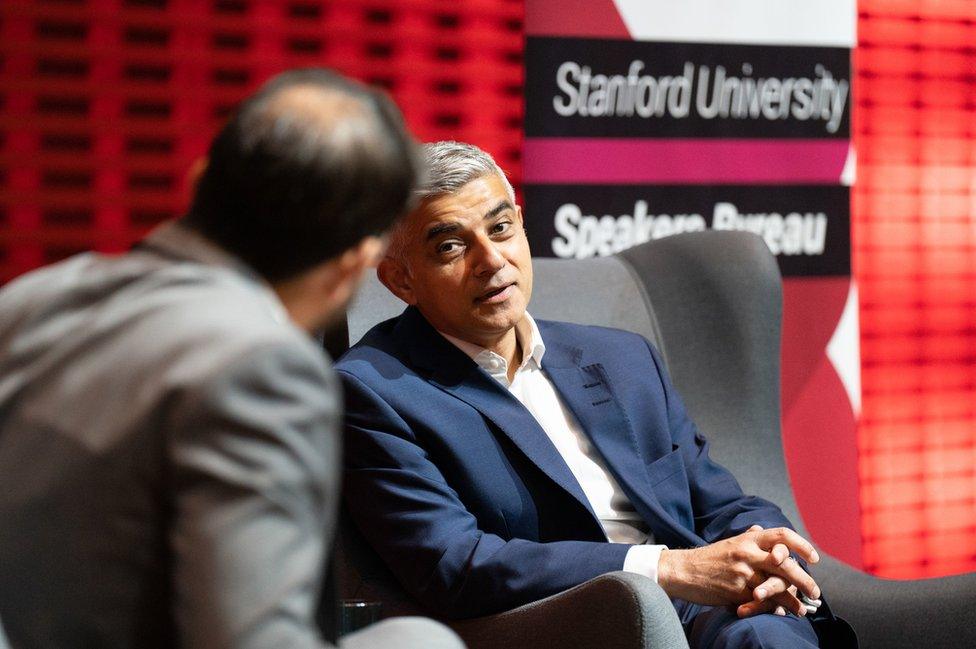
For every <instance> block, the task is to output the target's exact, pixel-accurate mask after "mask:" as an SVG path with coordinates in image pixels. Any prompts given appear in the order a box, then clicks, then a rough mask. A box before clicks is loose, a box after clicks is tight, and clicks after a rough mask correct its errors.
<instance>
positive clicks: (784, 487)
mask: <svg viewBox="0 0 976 649" xmlns="http://www.w3.org/2000/svg"><path fill="white" fill-rule="evenodd" d="M533 267H534V270H535V281H534V289H533V295H532V301H531V303H530V305H529V311H530V313H532V315H533V316H535V317H538V318H543V319H549V320H564V321H569V322H575V323H581V324H593V325H602V326H609V327H617V328H620V329H627V330H630V331H634V332H636V333H639V334H641V335H643V336H645V337H646V338H648V339H649V340H651V341H652V342H653V343H654V344H655V345H656V346H657V347H658V349H659V350H660V351H661V353H662V355H663V357H664V359H665V362H666V365H667V367H668V370H669V373H670V374H671V378H672V380H673V382H674V384H675V386H676V387H677V389H678V391H679V393H680V394H681V395H682V398H683V400H684V402H685V404H686V406H687V408H688V411H689V413H690V414H691V417H692V419H693V420H694V421H695V422H696V423H697V425H698V427H699V428H700V429H701V430H702V432H703V433H705V435H706V436H707V437H708V438H709V439H710V441H711V442H712V455H713V457H714V458H715V459H716V460H717V461H719V462H720V463H722V464H723V465H725V466H726V467H727V468H729V469H730V470H731V471H732V473H733V474H734V475H735V476H736V477H737V479H738V480H739V482H740V483H741V484H742V487H743V489H744V490H745V491H746V493H754V494H756V495H759V496H761V497H763V498H766V499H768V500H770V501H772V502H774V503H776V504H777V505H779V506H780V507H781V508H782V509H783V512H784V513H785V514H786V515H787V516H788V517H789V518H790V520H792V521H793V522H794V523H795V524H796V526H797V529H798V531H800V533H801V534H804V535H805V534H806V532H805V530H804V528H803V524H802V519H801V517H800V515H799V512H798V509H797V507H796V503H795V501H794V499H793V493H792V489H791V487H790V482H789V477H788V473H787V469H786V464H785V461H784V455H783V445H782V439H781V432H780V401H779V399H780V397H779V380H780V375H779V372H780V336H781V321H782V281H781V278H780V274H779V269H778V267H777V264H776V261H775V259H774V258H773V256H772V255H771V254H770V252H769V250H768V249H767V247H766V245H765V243H764V242H763V241H762V239H761V238H759V237H758V236H755V235H752V234H749V233H744V232H716V231H706V232H696V233H686V234H680V235H675V236H671V237H667V238H664V239H658V240H656V241H652V242H648V243H645V244H642V245H640V246H637V247H635V248H631V249H629V250H626V251H624V252H622V253H620V254H619V255H616V256H613V257H607V258H597V259H585V260H556V259H535V260H533ZM403 308H404V304H403V303H402V302H400V301H399V300H398V299H397V298H395V297H394V296H393V295H392V294H390V293H389V292H388V291H387V290H386V289H385V288H384V287H383V286H382V285H381V284H380V283H379V281H378V280H377V279H376V278H375V276H374V277H370V278H369V279H368V280H367V281H366V282H365V283H364V286H363V287H362V290H361V291H360V293H359V296H358V297H357V299H356V301H355V302H354V303H353V305H352V306H351V308H350V310H349V313H348V317H347V322H346V327H347V328H346V332H347V333H348V337H345V336H343V338H346V340H344V341H342V342H346V343H347V344H354V343H355V342H357V341H358V340H359V338H361V337H362V335H363V334H364V333H365V332H366V331H368V330H369V329H370V328H371V327H372V326H373V325H375V324H377V323H378V322H381V321H383V320H386V319H387V318H390V317H393V316H395V315H398V314H399V313H400V312H401V311H402V310H403ZM330 351H331V352H333V353H336V352H339V351H341V350H340V349H337V348H336V347H335V345H333V346H332V347H331V348H330ZM340 529H341V530H342V535H341V538H340V540H339V542H338V549H337V560H336V564H337V566H336V567H337V579H338V583H339V588H340V592H341V593H342V596H343V597H357V598H366V599H378V600H381V601H382V602H383V608H384V614H385V615H413V614H423V615H432V616H434V617H436V616H437V612H436V611H427V610H423V609H421V608H419V607H418V605H417V604H416V603H414V602H413V601H411V599H410V598H409V597H408V596H407V595H406V594H405V593H404V592H403V590H402V589H401V588H400V587H399V585H398V584H397V583H396V581H395V579H394V578H393V576H392V573H390V572H389V570H387V569H386V567H385V565H384V564H383V562H382V560H381V559H380V558H379V557H377V556H376V554H375V553H374V552H372V550H371V548H370V547H369V546H368V545H367V544H366V542H365V540H364V539H363V538H362V537H361V536H359V534H358V532H357V531H356V530H355V528H354V526H353V525H352V524H351V522H350V521H349V520H348V519H345V520H344V521H343V522H342V523H341V524H340ZM824 555H825V553H823V552H821V556H824ZM812 572H813V574H814V576H815V577H816V578H817V579H818V582H819V583H820V584H821V586H822V587H823V589H824V592H825V593H826V595H827V597H828V598H829V600H830V602H831V606H832V608H833V610H834V612H835V613H836V614H837V615H839V616H841V617H844V618H846V619H847V620H848V621H849V622H850V623H851V624H852V625H853V626H854V628H855V629H856V630H857V631H858V635H859V637H860V639H861V646H862V647H864V648H865V649H873V648H875V647H887V648H894V649H903V648H904V649H908V648H909V647H920V646H926V647H942V646H945V647H948V646H953V647H958V646H976V624H973V621H974V618H973V614H972V612H971V602H972V598H973V596H974V595H976V575H964V576H959V577H951V578H945V579H934V580H922V581H909V582H893V581H888V580H882V579H877V578H874V577H872V576H870V575H867V574H864V573H862V572H859V571H857V570H855V569H853V568H850V567H848V566H846V565H844V564H841V563H840V562H838V561H836V560H834V559H832V558H831V557H829V556H824V560H823V561H822V562H821V564H820V565H818V566H816V567H814V568H813V569H812ZM634 598H636V600H635V599H634ZM665 603H667V606H665V605H664V604H665ZM604 621H610V622H608V623H606V624H605V623H604ZM449 624H450V625H451V626H452V628H454V629H455V630H456V631H457V632H458V633H459V635H460V636H461V637H462V638H463V639H464V640H465V642H466V643H468V645H469V646H471V647H506V649H518V648H521V647H526V648H528V647H540V646H545V647H567V648H575V647H591V646H614V647H648V648H651V647H653V648H665V647H685V646H687V643H686V642H685V640H684V636H683V634H682V633H681V627H680V624H679V622H678V620H677V616H676V615H675V614H674V609H673V608H672V607H671V605H670V603H669V600H668V599H667V597H666V596H665V595H664V593H663V591H662V590H661V589H660V587H658V586H657V585H656V584H654V583H653V582H651V581H650V580H648V579H645V578H643V577H640V576H639V575H628V574H626V573H611V574H609V575H604V576H601V577H599V578H597V579H594V580H591V581H590V582H587V583H586V584H582V585H580V586H578V587H576V588H573V589H570V590H567V591H565V592H563V593H560V594H558V595H555V596H553V597H550V598H547V599H544V600H540V601H539V602H535V603H532V604H528V605H526V606H523V607H520V608H518V609H514V610H513V611H509V612H506V613H501V614H498V615H492V616H488V617H485V618H479V619H477V620H466V621H463V622H453V623H449ZM588 634H589V635H588ZM594 639H595V640H594Z"/></svg>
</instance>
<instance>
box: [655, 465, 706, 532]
mask: <svg viewBox="0 0 976 649" xmlns="http://www.w3.org/2000/svg"><path fill="white" fill-rule="evenodd" d="M647 475H648V478H649V480H650V485H651V490H652V491H653V492H654V495H655V496H656V497H657V499H658V501H659V502H660V503H661V506H662V507H663V508H664V510H665V511H666V512H667V513H668V514H669V515H670V516H671V517H673V518H674V519H675V520H676V521H678V522H679V523H681V524H683V525H685V526H688V527H689V528H690V527H691V526H692V525H693V523H694V516H693V513H692V508H691V491H690V489H689V484H688V473H687V472H686V471H685V464H684V462H683V461H682V459H681V453H680V452H678V451H676V450H675V451H671V452H670V453H668V454H667V455H664V456H662V457H659V458H658V459H656V460H654V461H653V462H651V463H649V464H648V465H647Z"/></svg>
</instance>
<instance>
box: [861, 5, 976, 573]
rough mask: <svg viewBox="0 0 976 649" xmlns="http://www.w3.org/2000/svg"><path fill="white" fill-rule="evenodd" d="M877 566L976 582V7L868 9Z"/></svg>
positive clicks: (866, 458) (864, 185)
mask: <svg viewBox="0 0 976 649" xmlns="http://www.w3.org/2000/svg"><path fill="white" fill-rule="evenodd" d="M858 30H859V41H860V47H859V50H858V51H857V52H856V54H855V70H856V71H857V86H856V88H855V93H856V94H855V97H856V100H857V107H856V112H855V114H854V118H855V119H854V129H855V135H854V138H855V144H856V146H857V152H858V181H857V184H856V185H855V189H854V237H855V238H854V240H855V270H856V274H857V278H858V282H859V285H860V291H861V330H862V335H861V351H862V359H863V360H862V368H863V384H864V414H863V418H862V422H861V427H860V431H859V446H860V466H861V471H860V477H861V504H862V508H863V519H862V520H863V536H864V563H865V566H866V568H867V569H868V570H871V571H873V572H876V573H878V574H881V575H884V576H889V577H921V576H935V575H944V574H950V573H957V572H962V571H969V570H974V569H976V127H974V125H976V90H974V89H976V49H974V47H976V3H973V2H968V1H959V0H957V1H954V2H953V1H945V0H939V1H934V0H923V1H917V0H913V1H911V2H909V1H907V0H897V1H892V0H862V2H860V19H859V22H858Z"/></svg>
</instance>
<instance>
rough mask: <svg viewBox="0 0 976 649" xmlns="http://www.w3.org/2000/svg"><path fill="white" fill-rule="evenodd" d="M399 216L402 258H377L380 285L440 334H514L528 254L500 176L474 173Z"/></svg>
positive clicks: (480, 337) (468, 337) (482, 340)
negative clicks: (379, 260) (380, 261)
mask: <svg viewBox="0 0 976 649" xmlns="http://www.w3.org/2000/svg"><path fill="white" fill-rule="evenodd" d="M406 218H407V221H406V223H404V227H405V235H406V236H405V241H406V242H405V245H404V249H403V259H402V261H396V260H391V259H387V260H384V262H383V263H384V264H386V265H387V267H386V268H385V269H384V268H381V269H380V270H381V276H382V277H384V283H386V285H387V286H388V287H389V288H390V289H391V290H392V291H393V292H394V293H395V294H396V295H397V296H398V297H400V299H402V300H403V301H405V302H406V303H407V304H411V305H414V306H416V307H417V308H418V309H419V310H420V312H421V313H422V314H423V315H424V317H425V318H427V321H428V322H430V324H431V325H433V326H434V328H435V329H437V330H439V331H441V332H443V333H446V334H449V335H451V336H454V337H456V338H460V339H461V340H465V341H468V342H471V343H475V344H479V345H482V346H484V347H491V346H493V345H494V344H496V343H497V342H498V341H500V340H501V339H502V338H504V337H505V336H507V335H509V334H510V333H511V335H514V327H515V325H516V323H518V322H519V321H520V320H521V319H522V317H523V315H524V314H525V308H526V306H527V305H528V303H529V298H530V296H531V295H532V257H531V253H530V252H529V242H528V240H527V239H526V237H525V230H524V229H523V228H522V211H521V209H520V208H519V207H518V206H516V205H514V204H513V203H512V200H511V199H510V198H509V196H508V191H507V189H506V187H505V184H504V182H503V181H502V179H501V178H500V177H498V176H497V175H496V174H489V175H486V176H482V177H480V178H476V179H474V180H472V181H471V182H469V183H468V184H466V185H464V186H463V187H462V188H461V189H460V191H458V192H457V193H455V194H451V195H446V196H440V197H436V198H433V199H430V200H428V201H425V202H424V203H422V204H421V205H420V206H419V207H418V208H417V209H416V210H414V212H413V213H411V214H410V215H409V216H407V217H406Z"/></svg>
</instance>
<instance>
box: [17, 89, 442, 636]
mask: <svg viewBox="0 0 976 649" xmlns="http://www.w3.org/2000/svg"><path fill="white" fill-rule="evenodd" d="M420 172H421V168H420V160H419V154H417V153H415V145H414V143H413V140H412V138H411V137H410V136H409V134H408V133H407V132H406V130H405V128H404V127H403V124H402V121H401V120H400V117H399V115H398V113H397V111H396V108H394V107H393V105H392V104H391V103H390V102H389V100H388V99H386V98H385V97H383V96H382V95H380V94H379V93H377V92H375V91H373V90H370V89H368V88H366V87H365V86H361V85H360V84H357V83H353V82H350V81H348V80H347V79H344V78H342V77H340V76H338V75H335V74H332V73H329V72H327V71H324V70H299V71H294V72H290V73H285V74H283V75H280V76H279V77H277V78H275V79H273V80H272V81H270V82H269V83H268V84H266V85H265V86H264V87H263V88H262V89H261V90H260V91H259V92H258V93H257V94H256V95H254V96H253V97H251V98H250V99H248V100H247V101H245V102H244V103H243V104H242V106H241V107H240V109H239V110H238V111H237V112H236V114H235V115H234V116H233V117H232V118H231V119H230V120H229V121H228V122H227V124H226V125H225V126H224V128H223V129H222V130H221V132H220V133H219V134H218V136H217V138H216V139H215V140H214V143H213V146H212V147H211V149H210V159H209V164H208V165H207V168H206V170H205V171H204V172H203V174H202V177H201V179H200V181H199V183H198V184H197V186H196V191H195V193H194V198H193V205H192V208H191V210H190V213H189V215H188V216H187V217H186V218H185V219H183V220H182V221H178V222H173V223H167V224H165V225H163V226H161V227H160V228H158V229H157V230H155V231H154V232H153V233H151V234H150V235H149V236H148V237H147V238H146V239H145V240H143V241H142V242H141V243H140V244H138V245H137V246H136V248H135V249H134V250H132V251H131V252H129V253H127V254H124V255H99V254H91V253H88V254H82V255H78V256H76V257H73V258H71V259H69V260H66V261H64V262H62V263H59V264H56V265H54V266H51V267H49V268H44V269H41V270H38V271H35V272H33V273H30V274H28V275H26V276H24V277H21V278H19V279H18V280H16V281H14V282H12V283H11V284H10V285H9V286H7V287H5V288H4V290H3V291H2V292H0V349H2V350H3V351H2V353H0V521H2V522H0V625H2V626H3V629H4V630H5V631H6V634H7V636H8V637H9V640H10V644H11V646H13V647H52V648H58V649H64V648H70V647H101V648H113V649H114V648H118V649H121V648H124V647H133V648H139V649H146V648H152V647H184V648H193V647H207V648H208V649H209V648H214V649H218V648H232V647H233V648H254V649H258V648H262V649H263V648H265V647H289V648H298V647H302V648H306V647H307V648H311V647H320V646H324V641H323V638H322V637H321V636H320V633H319V630H318V628H317V625H316V618H315V613H316V606H317V600H318V598H319V596H320V584H319V575H320V574H321V566H322V564H323V562H324V559H325V555H326V552H327V551H328V549H329V544H330V541H331V532H332V530H333V529H334V523H335V519H334V516H335V508H336V504H337V500H338V498H337V494H338V482H339V481H338V477H339V476H338V472H339V454H338V449H339V430H340V428H339V426H340V422H341V409H340V406H339V396H338V393H337V388H338V381H337V380H336V379H335V377H334V375H333V372H332V370H331V368H330V367H329V363H328V362H327V360H326V359H325V358H324V355H323V354H322V353H321V351H320V348H319V346H318V345H317V344H316V343H315V342H314V339H313V337H312V336H311V335H310V334H311V333H312V332H314V331H315V330H317V329H319V328H320V327H322V326H323V325H325V324H326V322H327V321H328V320H330V319H331V318H333V317H334V316H335V315H336V313H337V312H339V311H340V310H341V309H342V308H343V307H344V305H345V303H346V301H347V299H348V297H349V296H350V294H351V293H352V291H353V290H354V288H355V286H356V285H357V283H358V280H359V277H360V274H361V272H362V270H363V269H364V268H365V267H366V266H367V265H369V264H370V263H372V262H373V260H374V257H375V256H376V255H378V254H379V252H380V251H381V250H382V239H381V235H382V233H383V232H384V230H386V228H387V227H388V226H389V225H390V223H392V221H393V220H394V219H395V218H396V217H397V216H399V215H400V214H401V213H402V212H403V211H405V210H406V208H407V204H408V202H409V198H410V195H411V192H412V190H413V184H414V182H415V179H416V177H417V176H418V175H419V174H420ZM332 603H333V602H332V601H331V598H330V599H329V600H328V601H327V604H326V609H325V610H326V611H328V609H329V608H331V607H330V606H329V604H332ZM2 636H3V634H2V632H0V645H2V644H4V643H3V639H2ZM432 637H433V644H434V645H435V646H450V647H456V646H459V644H458V642H457V641H456V637H455V636H454V635H453V634H452V633H450V632H449V631H448V630H446V629H444V628H443V627H442V626H441V625H436V626H434V623H432V622H429V621H428V622H423V621H420V620H413V621H407V622H406V624H403V623H396V624H394V625H393V627H392V628H391V627H390V626H389V623H386V626H384V625H379V627H378V628H372V629H367V630H364V631H362V632H360V633H359V634H355V635H353V636H350V639H349V640H348V642H349V646H351V647H352V646H355V647H363V646H366V645H371V646H379V647H388V646H391V644H392V643H393V642H397V643H398V645H399V646H404V644H405V645H407V646H413V647H425V648H428V647H430V646H432ZM439 642H440V643H443V644H441V645H438V643H439Z"/></svg>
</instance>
